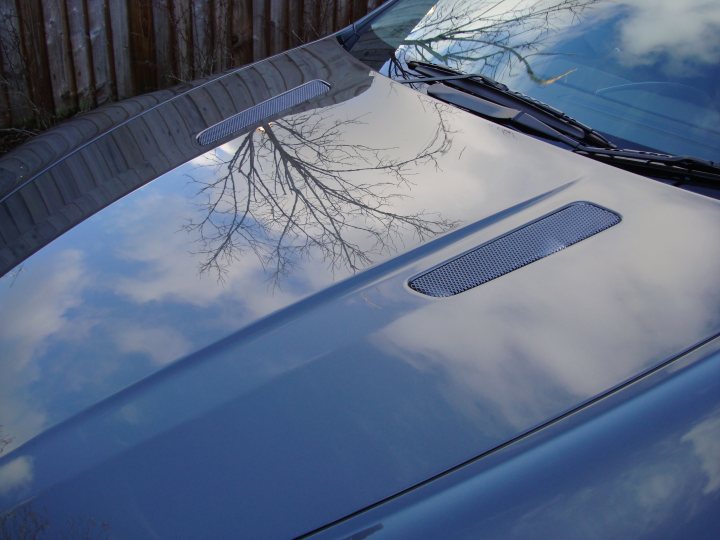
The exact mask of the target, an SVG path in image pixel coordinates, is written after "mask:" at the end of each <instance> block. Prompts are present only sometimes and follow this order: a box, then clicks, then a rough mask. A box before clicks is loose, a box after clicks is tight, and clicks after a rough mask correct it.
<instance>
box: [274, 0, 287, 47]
mask: <svg viewBox="0 0 720 540" xmlns="http://www.w3.org/2000/svg"><path fill="white" fill-rule="evenodd" d="M287 25H288V5H287V2H286V0H270V25H269V29H270V54H276V53H279V52H282V51H284V50H286V49H287V48H288V40H287Z"/></svg>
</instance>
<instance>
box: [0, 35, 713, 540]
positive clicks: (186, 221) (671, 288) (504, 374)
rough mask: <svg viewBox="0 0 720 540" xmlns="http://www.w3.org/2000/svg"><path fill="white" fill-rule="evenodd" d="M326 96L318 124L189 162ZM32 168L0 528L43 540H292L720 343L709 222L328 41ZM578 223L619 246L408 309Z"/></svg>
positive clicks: (8, 262) (587, 251) (13, 275)
mask: <svg viewBox="0 0 720 540" xmlns="http://www.w3.org/2000/svg"><path fill="white" fill-rule="evenodd" d="M316 79H321V80H325V81H327V82H328V83H329V84H330V85H331V90H330V92H328V93H327V94H326V95H324V96H322V97H320V98H318V99H316V100H315V101H309V102H307V103H306V104H304V105H300V106H298V107H296V108H294V109H292V110H290V111H289V112H288V113H287V114H284V115H280V116H275V117H273V118H272V119H271V120H270V121H267V122H265V123H264V124H262V125H255V126H253V129H252V130H250V131H246V132H243V133H240V134H239V135H236V136H235V137H234V138H232V137H231V138H226V139H225V140H223V141H221V142H222V144H219V145H218V146H216V147H213V148H210V149H208V148H202V147H200V146H199V145H198V144H197V142H196V141H195V138H194V135H195V134H196V133H198V132H199V131H200V130H202V129H204V128H206V127H207V126H209V125H211V124H213V123H215V122H217V121H219V120H220V119H222V118H224V117H227V116H229V115H231V114H234V113H236V112H237V111H240V110H243V109H244V108H247V107H248V106H251V105H253V104H255V103H258V102H261V101H262V100H263V99H266V98H268V97H270V96H272V95H276V94H279V93H281V92H283V91H286V90H288V89H290V88H293V87H295V86H297V85H298V84H301V83H303V82H306V81H310V80H316ZM93 118H94V119H95V120H97V118H98V117H92V116H91V117H90V120H87V119H85V120H84V119H82V118H81V119H80V120H78V121H77V122H84V121H86V122H87V121H93ZM97 121H98V122H99V120H97ZM73 125H75V126H76V129H77V130H79V131H82V129H83V127H82V126H81V125H79V124H72V123H71V124H68V126H66V127H65V128H63V129H66V130H67V131H68V132H71V131H72V130H73ZM62 136H63V133H62V130H60V131H57V130H56V131H55V132H53V133H51V134H50V135H49V136H48V137H46V138H45V139H44V141H45V142H44V143H43V144H44V145H45V147H47V148H48V149H47V152H48V153H52V151H53V150H52V143H53V141H54V140H57V139H58V138H62ZM71 136H72V135H71V134H70V135H67V137H71ZM42 142H43V141H40V143H42ZM40 143H37V144H36V146H35V148H36V149H38V148H41V147H42V146H41V144H40ZM18 155H19V154H14V155H12V156H10V157H9V158H7V159H6V161H5V163H4V164H5V165H6V167H5V169H6V171H7V170H10V169H11V168H12V167H16V169H17V167H18V165H17V163H19V162H20V161H22V160H20V159H19V158H17V156H18ZM11 159H15V162H11ZM43 159H44V158H43V157H42V156H40V157H38V159H37V162H36V163H35V164H34V165H32V166H30V167H29V168H28V169H27V170H25V172H23V173H22V174H20V175H18V178H20V181H19V182H18V181H15V183H14V184H13V186H12V189H10V190H8V192H9V195H7V196H6V197H5V199H4V200H3V201H2V208H1V210H0V212H2V219H3V220H4V225H3V229H2V231H3V232H2V234H3V242H4V245H3V246H2V249H1V250H0V253H1V257H2V261H3V264H4V265H5V266H4V271H5V272H7V273H6V274H5V275H4V277H2V278H1V279H0V304H1V305H2V307H3V309H2V313H0V351H2V355H1V359H0V362H1V364H0V366H1V369H2V376H1V377H0V425H2V430H3V431H2V436H3V438H5V439H8V444H7V445H6V446H5V452H4V454H3V457H2V458H1V459H0V508H1V509H3V510H7V509H11V508H16V507H18V505H23V506H22V508H23V509H24V510H23V513H20V514H18V512H15V514H12V516H15V517H12V519H22V520H30V519H31V518H32V517H33V516H36V515H40V517H41V518H42V520H44V522H48V523H51V524H52V525H53V526H55V527H56V529H54V530H58V531H61V530H65V529H64V527H67V526H69V525H67V524H68V523H71V522H72V523H77V522H78V521H79V522H84V521H83V520H85V521H87V523H93V524H103V526H107V527H108V528H109V529H110V530H111V531H113V535H114V536H115V535H117V536H120V537H123V536H128V537H137V536H150V537H160V536H163V537H164V536H167V537H173V538H180V537H198V536H203V537H219V536H227V535H229V534H230V532H231V531H237V530H239V529H241V530H244V531H246V532H247V534H248V536H252V537H259V536H268V535H276V536H283V537H287V536H291V535H297V534H301V533H304V532H307V531H310V530H313V529H315V528H317V527H320V526H322V525H324V524H326V523H329V522H332V521H333V520H337V519H339V518H342V517H343V516H346V515H348V514H350V513H352V512H354V511H357V510H359V509H361V508H364V507H367V506H368V505H371V504H373V503H376V502H378V501H380V500H383V499H385V498H387V497H389V496H392V495H393V494H396V493H398V492H400V491H402V490H404V489H407V488H409V487H411V486H413V485H416V484H417V483H419V482H423V481H425V480H427V479H429V478H432V477H434V476H436V475H438V474H441V473H443V472H444V471H446V470H448V469H449V468H452V467H455V466H457V465H459V464H461V463H463V462H466V461H467V460H470V459H473V458H475V457H477V456H479V455H482V454H484V453H487V452H489V451H491V450H493V449H494V448H497V447H498V446H499V445H502V444H505V443H507V442H508V441H511V440H513V439H515V438H517V437H519V436H521V435H522V434H523V433H526V432H528V431H529V430H531V429H534V428H536V427H538V426H541V425H543V424H545V423H547V422H549V421H551V420H553V419H555V418H557V417H559V416H561V415H563V414H565V413H567V412H568V411H572V410H574V409H576V408H577V407H579V406H581V405H583V404H584V403H587V402H589V401H591V400H592V399H594V398H596V397H597V396H600V395H603V394H605V393H607V392H608V391H610V390H612V389H613V388H615V387H617V386H618V385H620V384H622V383H624V382H626V381H628V380H630V379H632V378H634V377H636V376H638V375H639V374H642V373H644V372H646V371H648V370H650V369H652V368H654V367H656V366H658V365H660V364H661V363H663V362H666V361H668V360H670V359H672V358H674V357H676V356H677V355H679V354H681V353H682V352H684V351H686V350H688V349H689V348H691V347H693V346H695V345H697V344H698V343H700V342H702V341H704V340H706V339H707V338H709V337H711V336H713V335H716V334H717V333H718V332H720V310H718V306H719V305H720V283H718V280H717V275H718V272H719V271H720V244H718V242H717V238H718V232H720V206H719V205H718V203H717V202H716V201H713V200H711V199H708V198H705V197H702V196H699V195H695V194H692V193H688V192H684V191H681V190H678V189H676V188H672V187H668V186H664V185H662V184H659V183H657V182H654V181H651V180H648V179H645V178H642V177H639V176H635V175H632V174H629V173H626V172H623V171H620V170H617V169H613V168H611V167H608V166H606V165H603V164H599V163H596V162H593V161H591V160H589V159H587V158H584V157H581V156H576V155H573V154H572V153H569V152H566V151H564V150H561V149H557V148H555V147H553V146H551V145H549V144H547V143H544V142H541V141H537V140H534V139H532V138H530V137H527V136H525V135H522V134H519V133H516V132H513V131H510V130H507V129H505V128H503V127H500V126H498V125H495V124H492V123H489V122H487V121H485V120H483V119H480V118H477V117H475V116H472V115H470V114H469V113H466V112H464V111H462V110H458V109H453V108H451V107H449V106H446V105H443V104H440V103H438V102H436V101H433V100H432V99H431V98H429V97H427V96H425V95H424V94H422V93H418V92H416V91H414V90H412V89H409V88H407V87H405V86H403V85H400V84H397V83H394V82H392V81H390V80H388V79H386V78H384V77H382V76H380V75H378V74H376V73H374V72H371V71H369V70H368V69H367V68H366V67H365V66H363V65H362V64H360V63H358V62H357V61H355V60H353V59H352V58H351V57H350V56H349V55H348V54H347V53H345V51H344V50H342V49H341V48H340V47H339V46H338V45H337V43H336V42H335V41H334V40H333V39H329V40H325V41H321V42H318V43H315V44H311V45H309V46H306V47H304V48H301V49H297V50H295V51H292V52H290V53H288V54H285V55H281V56H278V57H274V58H272V59H269V60H267V61H264V62H261V63H259V64H256V65H255V66H252V67H249V68H246V69H243V70H239V71H237V72H233V73H230V74H228V75H225V76H224V77H221V78H219V79H216V80H214V81H210V82H208V83H206V84H204V85H202V86H199V87H197V88H194V89H192V90H190V91H189V93H186V94H179V95H177V96H175V97H174V98H173V99H172V100H170V101H168V102H165V103H162V104H158V105H155V106H153V107H146V110H145V111H144V112H142V113H141V114H138V115H136V116H134V117H131V118H128V119H126V120H125V121H124V123H122V124H121V125H120V126H119V127H117V128H115V129H114V130H113V131H111V132H109V133H105V134H100V135H98V136H97V137H96V138H94V139H93V140H92V141H90V142H89V143H87V144H85V145H82V146H78V147H77V148H76V149H74V150H73V151H71V152H70V154H69V155H68V156H67V157H64V158H63V159H61V160H59V161H54V160H49V162H48V163H45V164H43ZM46 161H47V159H46ZM30 169H32V170H30ZM577 201H589V202H591V203H593V204H596V205H598V206H601V207H604V208H607V209H610V210H612V211H613V212H615V213H616V214H618V215H619V216H621V219H622V220H621V222H620V223H619V224H617V225H615V226H613V227H611V228H609V229H607V230H605V231H603V232H601V233H599V234H597V235H595V236H592V237H591V238H588V239H587V240H584V241H582V242H579V243H578V244H576V245H573V246H571V247H569V248H567V249H565V250H563V251H560V252H558V253H556V254H554V255H552V256H549V257H546V258H544V259H542V260H540V261H538V262H535V263H533V264H530V265H528V266H525V267H523V268H520V269H518V270H515V271H513V272H510V273H508V274H506V275H504V276H502V277H500V278H498V279H495V280H493V281H490V282H488V283H485V284H483V285H481V286H479V287H476V288H473V289H470V290H468V291H466V292H464V293H461V294H458V295H455V296H452V297H449V298H432V297H428V296H424V295H421V294H418V293H416V292H415V291H413V290H411V289H410V288H409V287H408V286H407V283H408V280H409V279H410V278H412V277H413V276H415V275H417V274H418V273H419V272H422V271H424V270H426V269H428V268H431V267H433V266H435V265H438V264H440V263H442V262H443V261H445V260H447V259H448V258H450V257H453V256H455V255H457V254H460V253H462V252H464V251H466V250H468V249H471V248H473V247H475V246H478V245H480V244H483V243H484V242H487V241H489V240H492V239H493V238H496V237H498V236H501V235H503V234H505V233H507V232H508V231H512V230H514V229H516V228H518V227H521V226H523V225H524V224H527V223H529V222H532V221H534V220H536V219H538V218H540V217H542V216H545V215H547V214H549V213H552V212H554V211H556V210H557V209H559V208H562V207H564V206H566V205H568V204H570V203H573V202H577ZM17 516H20V517H17ZM28 516H30V517H28ZM4 519H5V518H4ZM7 519H10V518H7ZM73 520H75V521H73ZM93 526H94V525H93Z"/></svg>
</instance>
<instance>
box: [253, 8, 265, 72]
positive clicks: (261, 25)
mask: <svg viewBox="0 0 720 540" xmlns="http://www.w3.org/2000/svg"><path fill="white" fill-rule="evenodd" d="M252 9H253V60H259V59H261V58H265V57H266V56H267V55H268V43H267V36H268V24H267V23H268V17H267V13H266V10H265V0H253V4H252Z"/></svg>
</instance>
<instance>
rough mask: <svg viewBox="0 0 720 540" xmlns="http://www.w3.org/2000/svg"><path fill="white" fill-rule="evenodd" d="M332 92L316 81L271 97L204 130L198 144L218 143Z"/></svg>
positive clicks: (321, 82) (199, 134)
mask: <svg viewBox="0 0 720 540" xmlns="http://www.w3.org/2000/svg"><path fill="white" fill-rule="evenodd" d="M329 90H330V84H329V83H327V82H325V81H321V80H319V79H315V80H312V81H309V82H306V83H305V84H301V85H300V86H296V87H295V88H291V89H290V90H288V91H287V92H283V93H282V94H279V95H277V96H274V97H271V98H270V99H267V100H265V101H263V102H261V103H258V104H257V105H253V106H252V107H250V108H249V109H245V110H244V111H241V112H239V113H237V114H234V115H232V116H230V117H228V118H226V119H225V120H222V121H220V122H218V123H217V124H214V125H212V126H210V127H209V128H207V129H204V130H202V131H201V132H200V133H198V135H197V142H198V143H200V144H201V145H203V146H207V145H209V144H213V143H216V142H217V141H219V140H221V139H224V138H225V137H228V136H230V135H233V134H235V133H238V132H240V131H242V130H244V129H246V128H247V127H249V126H252V125H253V124H258V123H260V122H262V121H264V120H267V119H268V118H272V117H273V116H275V115H277V114H280V113H282V112H284V111H287V110H288V109H290V108H292V107H295V106H296V105H300V104H301V103H305V102H306V101H310V100H311V99H314V98H316V97H318V96H322V95H323V94H325V93H327V92H328V91H329Z"/></svg>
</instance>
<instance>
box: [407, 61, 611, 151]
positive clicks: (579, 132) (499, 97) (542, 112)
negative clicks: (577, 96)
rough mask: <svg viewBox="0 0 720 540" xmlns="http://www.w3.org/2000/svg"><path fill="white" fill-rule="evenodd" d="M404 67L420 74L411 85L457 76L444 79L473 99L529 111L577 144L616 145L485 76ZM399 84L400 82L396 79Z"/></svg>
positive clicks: (440, 68) (428, 65) (417, 65)
mask: <svg viewBox="0 0 720 540" xmlns="http://www.w3.org/2000/svg"><path fill="white" fill-rule="evenodd" d="M408 67H409V68H410V69H412V70H414V71H416V72H418V73H420V74H422V75H426V77H425V80H423V78H422V77H418V78H416V79H406V81H407V82H408V83H412V82H418V83H419V82H431V81H430V80H429V79H431V78H434V77H457V79H454V78H448V79H446V80H447V81H448V82H449V83H450V85H451V86H452V87H453V88H456V89H459V90H462V91H464V92H468V93H470V94H473V95H475V96H477V97H480V98H483V99H486V100H490V101H493V102H495V103H497V104H499V105H503V106H505V107H510V108H513V109H518V108H519V109H520V110H522V111H523V112H526V113H528V112H531V113H532V115H533V116H535V117H537V118H538V119H539V120H540V121H541V122H542V123H544V124H546V125H547V126H549V127H551V128H552V129H554V130H556V131H559V132H561V133H563V134H564V135H566V136H568V137H571V138H573V139H575V140H576V141H577V142H578V143H580V144H585V145H587V146H593V147H600V148H616V146H615V145H614V144H613V143H612V142H610V141H609V140H607V139H606V138H605V137H603V136H602V135H601V134H599V133H598V132H597V131H595V130H594V129H592V128H591V127H589V126H586V125H585V124H583V123H582V122H580V121H578V120H575V119H574V118H572V117H570V116H568V115H567V114H565V113H564V112H562V111H559V110H557V109H555V108H554V107H551V106H550V105H547V104H545V103H542V102H540V101H537V100H535V99H533V98H531V97H529V96H525V95H523V94H521V93H519V92H514V91H512V90H510V89H509V88H508V87H507V86H506V85H504V84H502V83H499V82H497V81H495V80H493V79H491V78H489V77H486V76H485V75H478V74H466V73H462V72H460V71H456V70H453V69H450V68H446V67H444V66H438V65H436V64H431V63H426V62H415V61H411V62H408ZM399 82H403V81H402V80H400V81H399Z"/></svg>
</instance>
